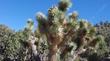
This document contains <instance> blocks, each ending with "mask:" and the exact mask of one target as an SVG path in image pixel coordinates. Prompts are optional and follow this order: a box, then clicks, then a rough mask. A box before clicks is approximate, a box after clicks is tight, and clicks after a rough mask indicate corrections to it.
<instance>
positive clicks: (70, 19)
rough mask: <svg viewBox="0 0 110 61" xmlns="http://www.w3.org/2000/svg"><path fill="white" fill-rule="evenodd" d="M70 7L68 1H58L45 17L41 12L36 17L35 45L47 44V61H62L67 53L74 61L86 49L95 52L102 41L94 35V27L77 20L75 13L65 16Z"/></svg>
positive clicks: (99, 36) (98, 36) (100, 37)
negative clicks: (43, 42) (43, 41)
mask: <svg viewBox="0 0 110 61" xmlns="http://www.w3.org/2000/svg"><path fill="white" fill-rule="evenodd" d="M70 6H71V1H70V0H60V2H59V3H58V5H56V6H53V7H52V8H50V9H49V10H48V15H47V16H45V15H44V14H43V13H41V12H38V14H37V16H36V18H37V19H36V20H37V21H38V28H37V29H36V31H35V33H34V34H35V36H36V37H37V38H38V39H37V43H39V42H40V41H39V40H41V39H45V42H47V49H48V52H49V53H48V61H58V60H57V59H58V56H59V57H60V60H63V61H64V60H65V58H66V55H68V53H71V54H72V56H73V61H74V60H75V59H76V58H77V57H78V56H79V54H81V53H83V52H85V51H86V50H88V49H89V50H94V51H95V52H97V51H96V50H95V47H98V42H100V40H103V38H102V36H101V35H96V34H95V31H96V29H95V27H93V26H92V25H91V24H90V23H88V22H87V21H86V20H83V19H78V13H77V12H76V11H74V12H73V13H71V14H69V15H68V16H66V12H67V10H68V8H69V7H70ZM31 46H33V44H32V43H31ZM75 46H76V47H75ZM36 48H39V47H38V46H36ZM36 51H37V49H36ZM34 52H35V51H34ZM45 61H46V60H45Z"/></svg>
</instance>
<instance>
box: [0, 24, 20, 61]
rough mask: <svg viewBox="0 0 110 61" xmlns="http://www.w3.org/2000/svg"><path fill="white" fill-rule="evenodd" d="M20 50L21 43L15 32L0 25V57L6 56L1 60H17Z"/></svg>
mask: <svg viewBox="0 0 110 61" xmlns="http://www.w3.org/2000/svg"><path fill="white" fill-rule="evenodd" d="M19 48H20V43H19V41H18V40H17V39H16V34H15V32H14V31H12V30H11V29H9V28H8V27H7V26H5V25H0V55H1V56H4V57H3V58H1V59H0V60H2V59H4V58H10V59H14V58H17V54H18V49H19Z"/></svg>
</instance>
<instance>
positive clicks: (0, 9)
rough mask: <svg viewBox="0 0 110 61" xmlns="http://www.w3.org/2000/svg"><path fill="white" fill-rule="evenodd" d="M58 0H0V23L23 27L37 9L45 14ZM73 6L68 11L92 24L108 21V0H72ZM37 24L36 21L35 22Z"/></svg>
mask: <svg viewBox="0 0 110 61" xmlns="http://www.w3.org/2000/svg"><path fill="white" fill-rule="evenodd" d="M58 1H59V0H0V24H5V25H7V26H9V27H10V28H12V29H14V30H19V29H23V28H24V27H25V25H26V21H27V20H28V19H29V18H32V19H33V20H34V21H35V14H36V13H37V12H39V11H41V12H43V13H45V14H47V11H48V8H50V7H51V6H52V5H55V4H57V3H58ZM72 3H73V6H72V7H71V8H70V10H69V11H68V12H69V13H70V12H73V11H78V13H79V17H80V18H83V19H87V20H88V21H89V22H91V23H92V24H95V23H98V22H100V21H104V20H108V21H110V0H72ZM35 25H36V26H37V23H36V22H35Z"/></svg>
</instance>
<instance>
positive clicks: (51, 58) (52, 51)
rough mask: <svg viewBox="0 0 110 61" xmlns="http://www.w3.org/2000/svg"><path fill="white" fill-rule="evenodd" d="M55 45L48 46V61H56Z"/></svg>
mask: <svg viewBox="0 0 110 61" xmlns="http://www.w3.org/2000/svg"><path fill="white" fill-rule="evenodd" d="M57 50H58V49H57V45H52V46H50V49H49V57H48V59H49V61H57V57H56V53H57Z"/></svg>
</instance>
